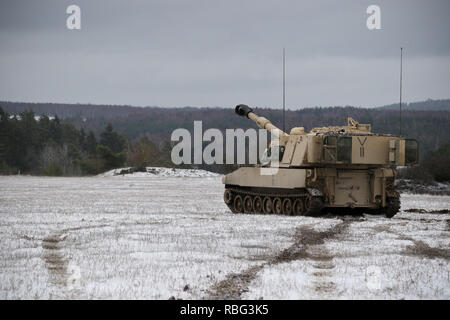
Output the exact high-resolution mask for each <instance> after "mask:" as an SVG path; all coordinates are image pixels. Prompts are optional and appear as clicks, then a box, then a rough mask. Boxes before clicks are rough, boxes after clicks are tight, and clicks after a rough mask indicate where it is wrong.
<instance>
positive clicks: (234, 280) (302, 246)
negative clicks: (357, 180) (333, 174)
mask: <svg viewBox="0 0 450 320" xmlns="http://www.w3.org/2000/svg"><path fill="white" fill-rule="evenodd" d="M342 220H343V221H342V222H341V223H339V224H337V225H335V226H334V227H332V228H330V229H328V230H325V231H316V230H314V229H313V228H311V227H309V226H300V227H298V228H297V229H296V232H295V235H294V243H293V244H292V245H291V246H290V247H289V248H287V249H285V250H283V251H281V252H280V253H278V254H276V255H273V256H272V257H269V258H268V260H267V261H266V262H265V263H263V264H261V265H257V266H253V267H250V268H248V269H246V270H244V271H242V272H240V273H231V274H228V275H227V276H226V278H225V279H224V280H222V281H220V282H218V283H216V284H214V285H213V286H212V287H211V288H210V289H209V290H207V292H208V296H207V297H206V299H219V300H238V299H241V295H242V294H243V293H245V292H247V291H248V286H249V285H250V283H251V282H252V281H253V280H254V279H255V278H256V275H257V273H258V272H259V271H261V270H262V269H263V268H264V267H265V266H270V265H276V264H279V263H287V262H291V261H294V260H299V259H312V260H315V261H318V269H319V270H318V272H319V273H318V274H317V276H318V277H322V276H324V275H326V273H322V274H320V269H332V268H334V265H333V264H332V263H331V264H330V262H331V260H332V259H333V257H332V256H331V255H329V253H328V252H326V250H325V249H324V248H322V249H321V252H318V251H317V250H309V249H310V248H311V247H313V246H317V245H321V244H324V243H325V241H326V240H331V239H334V238H337V237H338V236H339V235H340V234H342V233H344V232H345V231H346V230H347V229H348V227H349V225H350V223H351V222H352V221H355V218H349V217H343V218H342ZM333 288H334V283H332V282H326V281H325V282H324V281H319V282H317V283H316V289H317V290H318V291H330V290H332V289H333Z"/></svg>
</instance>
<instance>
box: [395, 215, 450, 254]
mask: <svg viewBox="0 0 450 320" xmlns="http://www.w3.org/2000/svg"><path fill="white" fill-rule="evenodd" d="M447 221H448V220H447ZM399 239H401V240H408V241H411V242H412V243H413V244H414V245H412V246H407V247H406V250H405V251H404V252H403V254H406V255H413V256H419V257H425V258H429V259H434V258H441V259H446V260H450V249H443V248H433V247H430V246H429V245H428V244H426V243H425V242H423V241H420V240H415V239H413V238H411V237H407V236H399Z"/></svg>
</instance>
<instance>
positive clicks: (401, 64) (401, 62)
mask: <svg viewBox="0 0 450 320" xmlns="http://www.w3.org/2000/svg"><path fill="white" fill-rule="evenodd" d="M402 68H403V48H402V47H400V136H402V74H403V69H402Z"/></svg>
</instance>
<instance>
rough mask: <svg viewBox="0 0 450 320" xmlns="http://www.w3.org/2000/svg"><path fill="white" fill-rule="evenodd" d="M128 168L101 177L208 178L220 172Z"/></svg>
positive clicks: (106, 173)
mask: <svg viewBox="0 0 450 320" xmlns="http://www.w3.org/2000/svg"><path fill="white" fill-rule="evenodd" d="M130 169H131V167H128V168H120V169H113V170H110V171H107V172H105V173H101V174H99V175H98V176H99V177H125V176H126V177H147V178H148V177H154V176H159V177H189V178H206V177H218V176H219V174H217V173H214V172H210V171H206V170H199V169H177V168H162V167H147V168H146V170H147V172H133V173H124V172H126V171H128V170H130Z"/></svg>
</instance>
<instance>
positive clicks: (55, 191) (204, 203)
mask: <svg viewBox="0 0 450 320" xmlns="http://www.w3.org/2000/svg"><path fill="white" fill-rule="evenodd" d="M165 170H171V169H164V170H163V171H161V172H160V174H154V175H151V174H149V178H148V179H143V178H142V177H140V176H139V175H138V176H136V174H132V175H124V176H119V177H116V176H112V175H110V176H106V177H89V178H49V177H25V176H22V177H17V176H8V177H0V217H1V219H0V299H67V298H70V299H78V298H87V299H168V298H169V297H171V296H174V297H176V298H183V299H201V298H205V297H206V298H207V297H209V296H210V289H211V288H212V287H213V286H214V285H215V284H217V283H219V282H220V281H222V280H224V279H226V278H227V275H230V274H232V273H235V274H239V273H242V272H246V270H249V269H251V268H252V267H255V266H260V267H261V268H260V269H258V270H259V271H258V272H257V273H256V274H255V275H254V278H253V279H252V281H251V282H250V283H249V284H248V291H247V292H244V293H243V294H242V295H241V298H244V299H245V298H260V297H263V298H264V299H271V298H273V299H310V298H337V299H340V298H351V299H353V298H356V299H371V298H382V299H385V298H386V299H392V298H394V299H398V298H407V299H408V298H413V299H415V298H419V299H420V298H431V299H435V298H439V299H449V298H450V292H449V288H450V265H449V257H448V248H449V247H450V246H449V245H450V240H449V239H450V237H449V236H450V230H449V215H446V214H431V213H430V214H428V213H427V214H424V213H407V212H401V213H399V214H398V215H396V216H395V217H394V218H393V219H386V218H384V217H377V216H370V215H365V216H363V217H357V218H348V217H345V219H342V218H341V217H333V216H331V217H329V216H327V217H321V218H313V217H285V216H268V215H234V214H231V213H230V211H229V210H228V208H227V207H226V206H225V204H224V203H223V198H222V197H223V185H222V184H221V180H220V176H216V177H209V176H206V177H203V178H201V179H200V178H198V176H195V175H194V177H193V176H183V175H182V174H180V175H179V176H173V175H172V176H171V175H170V174H169V173H167V171H165ZM164 172H166V173H167V175H166V174H165V173H164ZM144 174H145V175H147V173H144ZM180 176H181V177H180ZM150 177H151V178H150ZM449 207H450V197H448V196H447V197H444V196H428V195H425V196H423V195H403V196H402V210H406V209H409V208H419V209H420V208H424V209H427V210H430V209H448V208H449ZM347 218H348V219H347ZM343 224H345V228H343V229H342V230H341V231H339V232H336V233H335V234H333V236H329V237H328V238H327V237H325V238H324V239H323V241H322V242H321V243H317V244H310V245H306V246H305V247H304V249H305V252H306V254H305V255H304V256H299V257H298V259H293V260H290V261H285V262H283V261H279V262H276V263H275V262H274V263H268V261H272V260H273V257H278V256H280V252H282V251H283V250H285V249H286V248H292V246H293V244H294V243H296V242H295V237H296V236H298V234H299V232H298V230H304V232H309V233H311V234H312V235H314V234H316V235H321V234H325V233H326V232H327V231H328V230H331V229H333V228H337V227H339V226H341V225H343ZM302 228H303V229H302ZM339 230H340V229H339ZM302 232H303V231H302ZM219 298H220V297H219Z"/></svg>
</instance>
